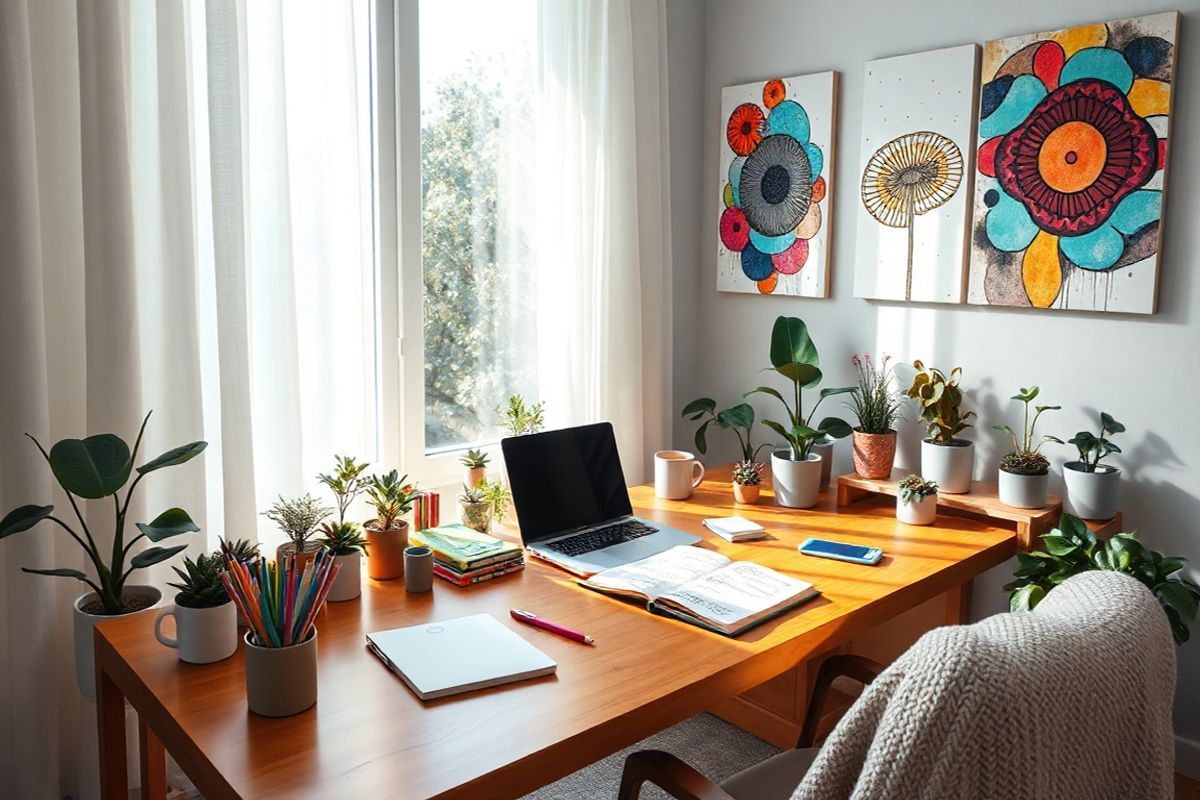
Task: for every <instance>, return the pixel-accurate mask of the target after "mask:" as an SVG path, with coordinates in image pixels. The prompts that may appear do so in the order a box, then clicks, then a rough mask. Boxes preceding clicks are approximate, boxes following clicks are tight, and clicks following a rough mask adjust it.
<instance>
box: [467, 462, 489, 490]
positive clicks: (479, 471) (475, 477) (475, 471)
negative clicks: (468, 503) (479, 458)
mask: <svg viewBox="0 0 1200 800" xmlns="http://www.w3.org/2000/svg"><path fill="white" fill-rule="evenodd" d="M486 477H487V467H468V468H467V479H466V480H465V481H464V483H466V484H467V486H470V487H471V488H472V489H474V488H475V487H476V486H478V485H479V484H480V483H482V482H483V479H484V478H486Z"/></svg>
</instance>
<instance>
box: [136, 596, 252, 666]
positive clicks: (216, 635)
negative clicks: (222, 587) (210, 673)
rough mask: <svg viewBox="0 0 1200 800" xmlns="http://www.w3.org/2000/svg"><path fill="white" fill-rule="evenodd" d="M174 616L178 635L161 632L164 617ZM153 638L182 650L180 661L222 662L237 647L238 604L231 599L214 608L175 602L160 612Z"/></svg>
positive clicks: (155, 621)
mask: <svg viewBox="0 0 1200 800" xmlns="http://www.w3.org/2000/svg"><path fill="white" fill-rule="evenodd" d="M167 617H174V618H175V638H174V639H172V638H171V637H170V636H166V635H165V634H163V632H162V624H163V620H164V619H166V618H167ZM154 637H155V638H156V639H158V640H159V641H160V642H162V643H163V644H165V645H166V646H167V647H173V648H175V649H176V650H178V651H179V660H180V661H186V662H188V663H189V664H211V663H213V662H214V661H223V660H225V659H227V658H229V657H230V656H231V655H233V653H234V651H235V650H237V642H238V629H237V607H236V606H234V604H233V601H232V600H230V601H228V602H226V603H224V604H222V605H219V606H215V607H213V608H188V607H187V606H181V605H172V606H171V607H169V608H164V609H163V610H162V611H160V612H158V619H156V620H154Z"/></svg>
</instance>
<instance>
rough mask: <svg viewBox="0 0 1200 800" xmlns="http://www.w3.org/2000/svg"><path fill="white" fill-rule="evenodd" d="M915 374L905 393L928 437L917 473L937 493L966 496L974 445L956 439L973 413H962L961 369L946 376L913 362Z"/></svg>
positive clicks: (969, 481)
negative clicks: (918, 408)
mask: <svg viewBox="0 0 1200 800" xmlns="http://www.w3.org/2000/svg"><path fill="white" fill-rule="evenodd" d="M913 368H914V369H916V370H917V374H916V375H915V376H914V377H913V382H912V385H911V386H909V387H908V391H907V392H906V394H907V395H908V396H909V397H910V398H912V399H914V400H916V401H917V402H918V403H920V405H921V419H922V420H923V421H924V422H925V424H926V426H927V427H928V429H929V438H927V439H925V440H924V441H922V442H921V474H922V475H927V476H929V479H930V480H932V481H933V482H935V483H936V484H937V485H938V487H939V491H942V492H945V493H946V494H968V493H969V492H970V491H971V474H972V472H973V471H974V467H975V443H974V442H971V441H968V440H966V439H959V438H958V434H960V433H962V432H963V431H964V430H966V429H967V428H969V427H971V425H970V424H969V423H968V422H967V420H968V419H970V418H971V417H973V416H975V412H974V411H968V412H967V413H966V414H964V413H962V401H963V393H962V389H961V388H960V387H959V384H958V379H959V376H960V375H962V368H961V367H955V368H954V369H952V370H950V375H949V377H947V376H946V374H945V373H943V372H942V371H941V370H940V369H936V368H935V367H926V366H925V365H924V364H923V363H921V362H920V361H914V362H913Z"/></svg>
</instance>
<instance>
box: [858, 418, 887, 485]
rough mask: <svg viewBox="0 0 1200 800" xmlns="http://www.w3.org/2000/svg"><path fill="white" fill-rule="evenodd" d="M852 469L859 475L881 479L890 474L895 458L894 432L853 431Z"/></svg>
mask: <svg viewBox="0 0 1200 800" xmlns="http://www.w3.org/2000/svg"><path fill="white" fill-rule="evenodd" d="M853 455H854V471H855V472H856V473H858V475H859V477H862V478H870V479H872V480H882V479H884V478H888V477H890V476H891V474H892V463H893V462H894V461H895V460H896V432H895V431H888V432H887V433H864V432H863V431H860V430H857V429H856V430H855V431H854V439H853Z"/></svg>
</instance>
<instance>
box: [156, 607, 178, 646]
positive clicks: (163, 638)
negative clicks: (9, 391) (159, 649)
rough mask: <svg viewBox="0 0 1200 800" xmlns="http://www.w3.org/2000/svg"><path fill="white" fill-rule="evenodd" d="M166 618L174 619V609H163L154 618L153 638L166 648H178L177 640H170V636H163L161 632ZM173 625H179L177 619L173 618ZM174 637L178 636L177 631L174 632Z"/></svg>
mask: <svg viewBox="0 0 1200 800" xmlns="http://www.w3.org/2000/svg"><path fill="white" fill-rule="evenodd" d="M168 616H170V617H175V609H174V608H164V609H163V610H162V611H160V612H158V616H157V617H155V618H154V638H155V639H158V640H159V641H160V642H162V643H163V644H165V645H166V646H167V647H174V648H178V647H179V640H178V639H172V638H171V637H170V636H167V635H166V634H164V633H163V632H162V623H163V620H164V619H166V618H167V617H168ZM175 624H176V625H178V624H179V617H175ZM176 635H178V631H176Z"/></svg>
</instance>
